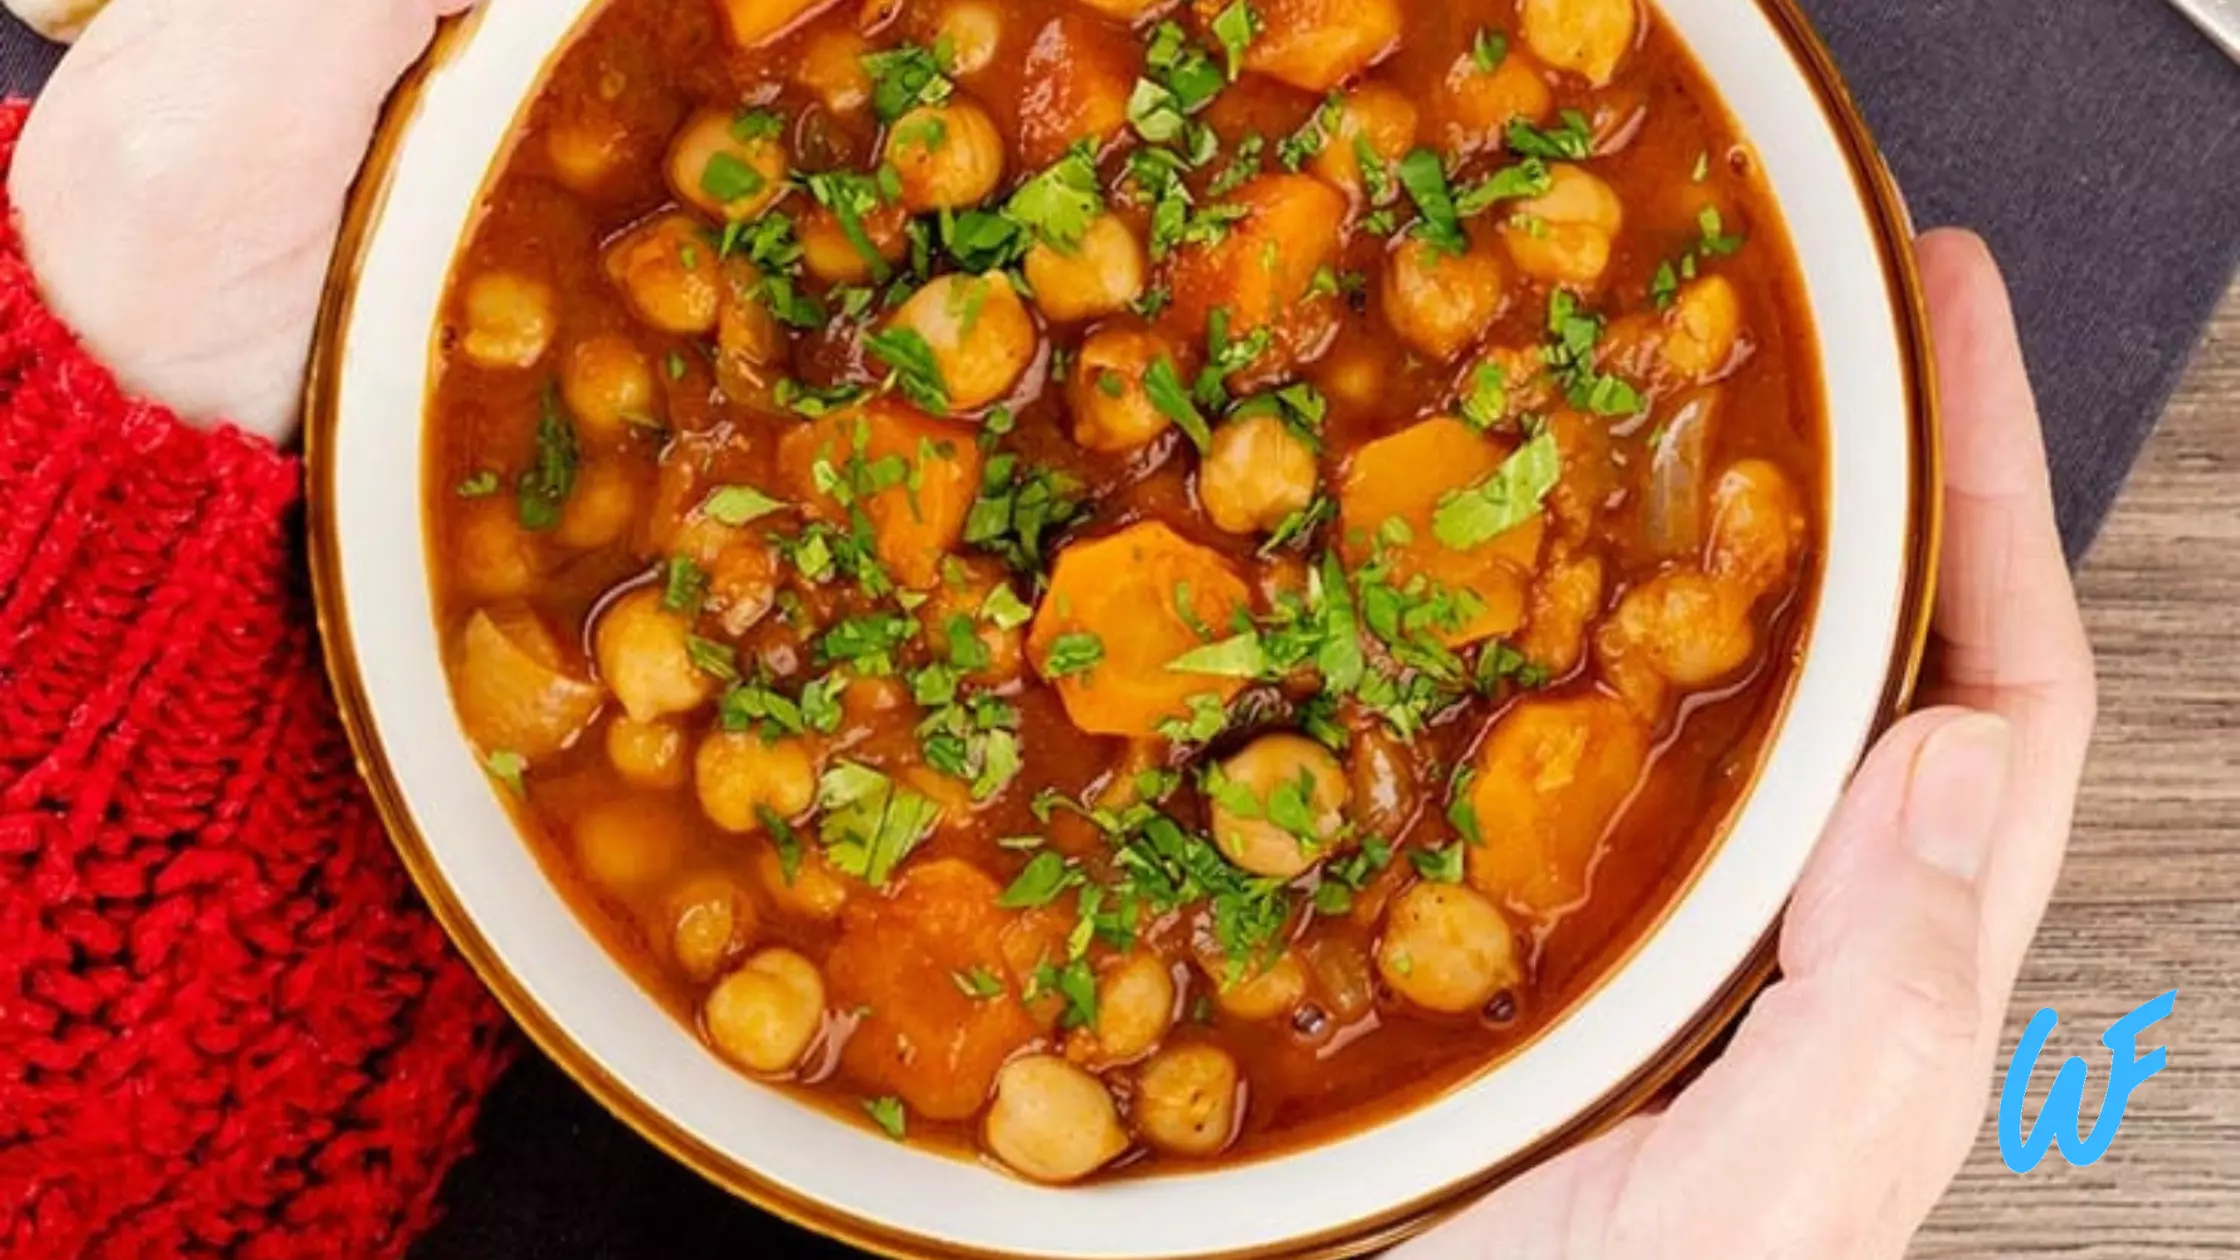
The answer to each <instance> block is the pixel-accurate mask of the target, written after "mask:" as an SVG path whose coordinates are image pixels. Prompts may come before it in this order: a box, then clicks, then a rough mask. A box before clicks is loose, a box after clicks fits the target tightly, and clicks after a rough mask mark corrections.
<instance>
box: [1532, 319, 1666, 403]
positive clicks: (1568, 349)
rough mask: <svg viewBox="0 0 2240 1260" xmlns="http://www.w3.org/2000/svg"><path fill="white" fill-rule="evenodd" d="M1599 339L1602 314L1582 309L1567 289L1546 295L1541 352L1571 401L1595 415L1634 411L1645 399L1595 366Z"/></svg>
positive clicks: (1600, 336) (1618, 379) (1632, 388)
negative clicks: (1545, 341) (1545, 339)
mask: <svg viewBox="0 0 2240 1260" xmlns="http://www.w3.org/2000/svg"><path fill="white" fill-rule="evenodd" d="M1601 339H1602V317H1601V316H1599V315H1596V314H1594V313H1593V312H1592V311H1588V310H1584V309H1582V308H1581V307H1580V306H1579V300H1578V299H1577V298H1576V297H1573V296H1572V294H1571V292H1570V291H1569V290H1567V289H1557V290H1555V291H1554V292H1553V293H1550V294H1549V295H1548V344H1547V345H1545V346H1543V347H1541V351H1540V355H1541V358H1542V360H1543V361H1545V362H1546V363H1547V365H1548V370H1549V372H1550V373H1552V374H1553V375H1554V376H1555V378H1556V380H1557V381H1558V382H1560V383H1561V384H1562V385H1563V387H1564V394H1565V396H1566V397H1567V398H1569V399H1570V400H1571V405H1572V406H1574V407H1580V408H1584V409H1586V410H1588V411H1591V412H1593V413H1595V414H1596V415H1598V416H1630V415H1634V414H1636V413H1638V412H1640V411H1641V410H1642V409H1643V408H1645V407H1647V406H1648V400H1647V399H1645V398H1643V397H1642V396H1641V392H1640V391H1639V390H1637V389H1635V388H1634V387H1633V386H1631V385H1629V384H1627V383H1626V382H1625V381H1624V380H1623V379H1621V378H1619V377H1618V376H1615V375H1612V374H1609V373H1605V372H1601V371H1599V370H1597V369H1596V367H1595V362H1594V360H1595V344H1596V343H1597V342H1599V341H1600V340H1601Z"/></svg>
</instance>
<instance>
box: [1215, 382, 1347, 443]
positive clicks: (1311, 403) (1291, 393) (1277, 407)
mask: <svg viewBox="0 0 2240 1260" xmlns="http://www.w3.org/2000/svg"><path fill="white" fill-rule="evenodd" d="M1229 414H1230V418H1231V419H1236V420H1245V419H1250V418H1251V417H1253V416H1274V417H1275V418H1276V419H1278V420H1281V421H1283V422H1284V423H1285V424H1286V425H1289V426H1290V427H1291V428H1292V429H1293V430H1295V431H1297V432H1298V433H1299V434H1300V436H1302V437H1305V438H1308V439H1309V440H1313V439H1314V438H1315V437H1316V436H1317V435H1318V434H1320V433H1321V432H1322V421H1323V418H1324V417H1325V416H1327V415H1329V414H1330V400H1329V399H1327V398H1324V397H1323V396H1322V391H1321V390H1319V389H1316V388H1315V387H1314V386H1313V384H1311V383H1309V382H1307V381H1296V382H1293V383H1292V384H1289V385H1286V386H1283V387H1282V388H1281V389H1275V390H1270V391H1269V392H1267V393H1264V394H1254V395H1253V396H1252V397H1250V398H1247V399H1245V400H1244V401H1243V402H1241V403H1238V404H1237V407H1236V410H1235V411H1232V412H1230V413H1229Z"/></svg>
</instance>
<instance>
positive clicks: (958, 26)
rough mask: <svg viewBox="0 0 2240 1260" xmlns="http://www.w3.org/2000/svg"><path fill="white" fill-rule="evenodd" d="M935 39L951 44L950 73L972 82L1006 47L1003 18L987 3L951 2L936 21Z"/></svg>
mask: <svg viewBox="0 0 2240 1260" xmlns="http://www.w3.org/2000/svg"><path fill="white" fill-rule="evenodd" d="M933 33H934V39H935V41H936V42H937V43H938V42H939V41H942V40H947V41H948V48H949V72H950V73H951V74H953V75H956V76H958V77H959V78H968V77H970V76H972V75H975V74H978V73H980V72H981V71H982V70H985V69H987V68H988V63H989V62H992V61H994V60H995V59H996V52H997V50H998V49H1000V48H1002V46H1003V15H1002V14H1001V13H998V12H996V9H995V6H994V5H991V4H987V3H985V2H984V0H951V2H950V3H949V4H946V5H944V6H942V9H941V15H940V16H939V17H938V18H936V19H934V24H933Z"/></svg>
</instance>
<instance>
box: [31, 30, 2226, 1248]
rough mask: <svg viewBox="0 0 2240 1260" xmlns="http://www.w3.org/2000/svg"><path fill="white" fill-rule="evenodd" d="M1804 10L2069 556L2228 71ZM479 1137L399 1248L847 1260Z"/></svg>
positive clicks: (607, 1150)
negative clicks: (2026, 410) (2010, 387)
mask: <svg viewBox="0 0 2240 1260" xmlns="http://www.w3.org/2000/svg"><path fill="white" fill-rule="evenodd" d="M1055 2H1057V0H1053V3H1055ZM1803 3H1804V6H1805V8H1806V9H1807V10H1809V11H1810V12H1811V13H1812V14H1813V16H1814V18H1815V19H1816V20H1817V21H1818V22H1819V23H1820V25H1821V29H1822V31H1823V32H1824V33H1825V34H1826V36H1827V38H1828V42H1829V44H1830V45H1831V46H1832V47H1833V48H1834V49H1835V52H1836V56H1837V59H1838V60H1839V61H1840V62H1841V63H1842V65H1843V67H1844V70H1845V73H1846V74H1847V75H1848V76H1849V78H1850V81H1851V84H1852V87H1853V89H1854V90H1855V91H1856V93H1857V94H1858V96H1859V99H1860V101H1861V102H1862V103H1863V104H1864V106H1865V108H1866V111H1867V114H1868V117H1869V118H1870V119H1871V120H1872V122H1873V123H1874V125H1875V129H1876V132H1877V134H1878V135H1879V136H1880V137H1881V140H1882V144H1883V147H1884V149H1885V150H1886V151H1887V152H1888V154H1889V156H1890V160H1891V165H1892V166H1893V168H1894V169H1895V170H1896V171H1897V174H1898V178H1899V181H1900V182H1901V183H1902V184H1903V185H1904V187H1905V191H1906V195H1907V197H1908V199H1909V201H1910V202H1911V204H1912V207H1913V211H1914V215H1915V217H1916V219H1917V220H1918V221H1919V222H1920V223H1921V225H1922V226H1924V227H1929V226H1934V225H1938V224H1967V225H1970V226H1973V227H1975V228H1976V229H1978V230H1979V231H1981V232H1983V233H1984V235H1985V236H1987V237H1988V238H1990V241H1991V244H1992V246H1993V248H1994V249H1995V250H1996V251H1997V252H1998V254H1999V256H2000V259H2001V260H2002V261H2003V262H2004V263H2005V264H2006V268H2007V277H2008V280H2009V282H2010V283H2011V284H2012V286H2013V288H2014V298H2015V306H2016V308H2017V310H2018V311H2019V313H2020V318H2021V323H2022V335H2023V346H2024V349H2025V351H2026V352H2027V353H2028V355H2029V359H2030V368H2031V375H2032V377H2033V379H2034V380H2035V381H2036V382H2037V387H2038V397H2039V400H2040V403H2041V405H2042V409H2043V412H2044V422H2045V427H2046V437H2047V444H2048V447H2049V449H2050V451H2051V455H2052V460H2053V474H2054V482H2055V489H2056V492H2057V497H2058V500H2059V507H2060V512H2061V523H2062V533H2063V537H2064V538H2065V539H2066V540H2067V542H2068V545H2069V550H2070V554H2071V555H2072V556H2073V557H2074V556H2078V555H2081V554H2082V553H2083V551H2084V548H2085V547H2086V546H2087V545H2088V544H2089V543H2090V541H2091V539H2092V536H2093V534H2094V532H2095V531H2097V530H2098V529H2099V526H2100V522H2101V520H2102V519H2103V518H2104V517H2105V516H2106V515H2107V511H2108V507H2109V505H2110V504H2111V503H2112V502H2113V501H2114V499H2115V496H2116V493H2117V491H2119V490H2120V489H2121V488H2122V486H2123V479H2124V476H2125V474H2126V473H2127V472H2128V471H2129V470H2130V467H2131V463H2132V461H2133V460H2134V459H2135V458H2136V457H2137V454H2138V450H2139V445H2140V443H2141V442H2143V441H2144V440H2145V438H2146V435H2147V433H2148V432H2149V431H2150V430H2151V429H2152V428H2153V427H2154V422H2155V419H2156V417H2157V416H2159V415H2160V414H2161V411H2162V407H2163V404H2164V402H2165V401H2167V399H2168V398H2169V395H2170V391H2171V389H2172V388H2173V386H2174V385H2175V384H2176V382H2177V378H2178V375H2179V373H2180V372H2181V371H2182V370H2183V369H2184V366H2185V362H2186V358H2187V355H2188V353H2189V352H2190V351H2191V349H2192V347H2193V345H2194V343H2195V341H2196V340H2197V339H2198V338H2199V337H2200V334H2201V330H2202V327H2203V325H2204V324H2205V323H2206V322H2207V320H2208V316H2209V313H2210V311H2211V310H2212V309H2213V307H2214V306H2215V304H2216V302H2217V299H2218V297H2219V296H2220V295H2221V294H2222V293H2223V292H2224V290H2225V287H2226V285H2227V284H2228V283H2229V281H2230V279H2231V277H2232V274H2233V268H2234V264H2235V262H2236V261H2240V177H2236V176H2235V174H2234V173H2235V172H2240V69H2235V68H2234V67H2233V65H2232V64H2231V63H2230V62H2228V61H2226V60H2225V59H2224V58H2223V56H2222V55H2221V54H2220V53H2219V52H2218V51H2217V50H2216V49H2215V48H2214V47H2213V46H2212V45H2211V44H2210V43H2209V42H2208V41H2207V40H2206V39H2204V38H2203V37H2202V36H2201V35H2200V34H2199V33H2198V32H2196V31H2195V30H2194V29H2193V28H2192V27H2191V26H2189V25H2187V24H2186V23H2185V22H2184V21H2183V20H2182V19H2181V18H2179V17H2178V16H2177V15H2176V14H2174V13H2172V12H2171V11H2169V10H2168V9H2167V8H2166V7H2165V6H2164V5H2163V3H2162V0H2097V2H2096V3H2089V4H2087V3H2079V2H2075V0H2071V2H2068V3H2052V4H2048V3H2045V2H2044V0H1907V2H1905V3H1900V4H1891V3H1889V2H1888V0H1803ZM55 56H56V53H55V50H53V49H52V48H50V47H49V46H47V45H44V44H42V43H41V42H40V41H39V40H38V39H37V38H36V37H34V36H32V35H30V34H29V33H28V32H26V31H24V30H23V29H22V27H20V26H19V25H17V24H16V23H15V22H14V20H13V19H5V20H4V23H0V89H4V90H5V91H6V92H8V93H11V94H21V93H26V92H32V91H36V90H37V87H38V85H39V84H40V83H42V82H44V81H45V77H46V74H47V72H48V71H49V70H51V69H52V67H53V64H54V60H55ZM476 1140H477V1142H478V1143H479V1144H480V1150H479V1152H478V1153H477V1154H476V1155H474V1156H473V1157H471V1158H469V1159H468V1160H467V1161H465V1162H464V1163H462V1164H461V1165H460V1166H459V1169H458V1171H457V1172H456V1173H454V1174H453V1175H452V1178H451V1182H450V1184H449V1185H448V1186H447V1187H446V1188H445V1192H444V1206H445V1211H446V1216H445V1219H444V1221H443V1223H442V1224H441V1225H440V1226H438V1228H437V1229H436V1231H435V1232H434V1233H432V1234H430V1235H429V1236H428V1238H427V1239H426V1240H424V1241H423V1242H422V1243H421V1244H420V1246H419V1247H418V1248H416V1249H415V1251H414V1257H415V1260H454V1258H456V1260H486V1258H487V1257H491V1256H507V1257H514V1258H516V1260H573V1258H576V1257H583V1258H585V1260H593V1258H595V1260H632V1258H635V1257H644V1258H645V1260H673V1258H674V1257H679V1256H702V1255H737V1256H771V1255H779V1256H818V1255H832V1256H841V1255H847V1254H850V1253H849V1252H848V1250H847V1249H846V1248H843V1247H840V1246H837V1245H835V1244H831V1243H826V1242H823V1241H821V1240H818V1239H814V1238H811V1237H809V1236H807V1235H805V1234H802V1233H801V1232H799V1231H797V1230H794V1229H792V1228H791V1227H789V1226H787V1225H785V1224H783V1223H782V1222H779V1221H776V1220H773V1219H771V1218H769V1217H766V1216H763V1215H762V1214H760V1213H759V1212H757V1211H755V1210H754V1209H753V1208H750V1207H747V1206H745V1205H743V1204H740V1203H737V1202H735V1201H734V1200H732V1199H730V1198H729V1197H727V1196H725V1195H724V1194H723V1193H722V1192H720V1191H718V1190H716V1189H714V1188H712V1187H710V1186H708V1185H707V1184H705V1183H704V1182H702V1181H700V1180H699V1179H698V1178H696V1177H694V1176H693V1175H691V1174H690V1173H687V1172H685V1171H684V1170H683V1169H682V1168H679V1167H677V1166H675V1165H672V1164H670V1163H669V1162H668V1161H667V1160H665V1159H664V1158H663V1157H662V1156H661V1155H660V1154H659V1153H658V1152H656V1151H655V1150H654V1149H653V1148H652V1147H650V1146H648V1145H646V1144H645V1143H643V1142H641V1141H639V1140H638V1139H637V1138H636V1137H635V1136H634V1135H632V1134H631V1133H630V1132H629V1131H628V1130H627V1129H625V1128H623V1127H622V1126H621V1125H620V1124H618V1123H616V1122H615V1121H614V1120H613V1119H611V1118H610V1117H608V1116H607V1115H606V1113H604V1112H603V1111H601V1110H600V1109H599V1108H598V1106H597V1105H595V1104H594V1103H592V1102H591V1101H590V1099H589V1098H588V1097H586V1096H585V1095H584V1094H583V1093H582V1092H581V1091H579V1090H577V1089H576V1088H575V1087H574V1086H573V1085H572V1084H570V1083H569V1082H568V1080H567V1079H566V1078H565V1077H564V1076H562V1075H561V1074H560V1073H559V1072H558V1071H556V1070H555V1069H554V1068H553V1067H552V1066H551V1065H550V1064H548V1063H546V1062H545V1061H544V1060H543V1059H541V1058H536V1057H531V1058H530V1059H529V1060H527V1061H526V1062H524V1063H523V1064H522V1065H521V1066H520V1067H519V1068H517V1069H516V1070H515V1071H514V1072H513V1073H512V1074H511V1075H510V1076H508V1077H507V1079H506V1080H505V1081H504V1082H503V1083H502V1084H501V1085H500V1087H499V1088H498V1090H497V1091H496V1092H495V1093H494V1094H492V1096H491V1097H490V1099H489V1102H488V1103H487V1105H486V1106H485V1108H484V1110H483V1115H482V1121H481V1124H480V1125H479V1127H478V1128H477V1130H476Z"/></svg>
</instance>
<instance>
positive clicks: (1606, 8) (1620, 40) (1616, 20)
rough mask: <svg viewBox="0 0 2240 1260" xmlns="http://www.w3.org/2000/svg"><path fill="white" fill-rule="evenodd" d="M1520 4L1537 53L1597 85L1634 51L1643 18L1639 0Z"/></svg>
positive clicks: (1528, 39)
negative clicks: (1638, 29)
mask: <svg viewBox="0 0 2240 1260" xmlns="http://www.w3.org/2000/svg"><path fill="white" fill-rule="evenodd" d="M1521 7H1522V8H1523V19H1524V42H1525V44H1526V45H1527V46H1528V47H1530V48H1531V49H1532V54H1533V55H1534V56H1536V57H1538V58H1539V59H1540V60H1542V61H1545V62H1547V63H1548V64H1549V65H1551V66H1554V67H1555V68H1557V69H1558V70H1569V71H1571V72H1572V73H1574V74H1577V75H1579V76H1581V77H1583V78H1584V79H1586V81H1587V82H1589V83H1591V84H1593V85H1594V86H1596V87H1602V86H1603V85H1605V84H1607V83H1609V82H1610V80H1611V78H1612V76H1614V75H1616V74H1617V73H1618V63H1619V62H1621V61H1624V60H1625V57H1626V54H1627V53H1629V52H1631V51H1633V44H1634V37H1635V34H1636V30H1637V28H1638V26H1639V25H1640V18H1641V15H1640V13H1639V12H1638V8H1639V0H1522V6H1521Z"/></svg>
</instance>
